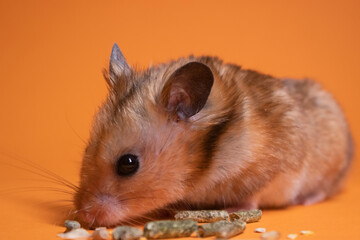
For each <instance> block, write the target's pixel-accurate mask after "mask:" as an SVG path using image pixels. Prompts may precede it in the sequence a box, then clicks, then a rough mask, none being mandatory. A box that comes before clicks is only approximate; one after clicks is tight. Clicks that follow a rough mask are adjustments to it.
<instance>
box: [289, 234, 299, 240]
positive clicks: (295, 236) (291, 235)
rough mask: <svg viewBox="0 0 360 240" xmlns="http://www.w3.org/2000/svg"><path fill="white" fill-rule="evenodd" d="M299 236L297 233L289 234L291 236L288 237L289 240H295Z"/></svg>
mask: <svg viewBox="0 0 360 240" xmlns="http://www.w3.org/2000/svg"><path fill="white" fill-rule="evenodd" d="M297 236H298V235H297V234H296V233H291V234H289V235H287V238H288V239H295V238H297Z"/></svg>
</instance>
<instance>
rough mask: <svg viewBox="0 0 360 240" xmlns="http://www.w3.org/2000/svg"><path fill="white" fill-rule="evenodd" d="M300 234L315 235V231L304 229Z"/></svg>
mask: <svg viewBox="0 0 360 240" xmlns="http://www.w3.org/2000/svg"><path fill="white" fill-rule="evenodd" d="M300 234H301V235H313V234H314V232H313V231H309V230H303V231H300Z"/></svg>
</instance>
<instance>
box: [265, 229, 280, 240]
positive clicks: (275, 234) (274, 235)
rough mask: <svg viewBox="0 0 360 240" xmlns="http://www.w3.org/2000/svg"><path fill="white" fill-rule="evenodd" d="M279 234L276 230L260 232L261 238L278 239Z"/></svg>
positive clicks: (267, 239)
mask: <svg viewBox="0 0 360 240" xmlns="http://www.w3.org/2000/svg"><path fill="white" fill-rule="evenodd" d="M280 237H281V234H280V233H279V232H277V231H270V232H266V233H263V234H261V238H260V239H261V240H278V239H280Z"/></svg>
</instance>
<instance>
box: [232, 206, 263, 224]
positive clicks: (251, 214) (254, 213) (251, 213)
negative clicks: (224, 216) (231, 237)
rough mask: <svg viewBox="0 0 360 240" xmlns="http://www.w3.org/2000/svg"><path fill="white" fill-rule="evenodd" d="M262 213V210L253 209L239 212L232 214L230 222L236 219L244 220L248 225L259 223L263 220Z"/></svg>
mask: <svg viewBox="0 0 360 240" xmlns="http://www.w3.org/2000/svg"><path fill="white" fill-rule="evenodd" d="M261 215H262V212H261V210H260V209H253V210H248V211H238V212H233V213H230V214H229V216H230V220H231V221H233V220H235V219H239V220H243V221H244V222H246V223H252V222H257V221H259V220H260V219H261Z"/></svg>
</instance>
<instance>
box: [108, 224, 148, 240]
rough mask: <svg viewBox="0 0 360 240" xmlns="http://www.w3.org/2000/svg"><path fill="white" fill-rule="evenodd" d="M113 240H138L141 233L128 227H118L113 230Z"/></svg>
mask: <svg viewBox="0 0 360 240" xmlns="http://www.w3.org/2000/svg"><path fill="white" fill-rule="evenodd" d="M112 235H113V239H114V240H138V239H140V238H141V237H142V235H143V231H142V230H140V229H138V228H135V227H130V226H119V227H116V228H114V230H113V233H112Z"/></svg>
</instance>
